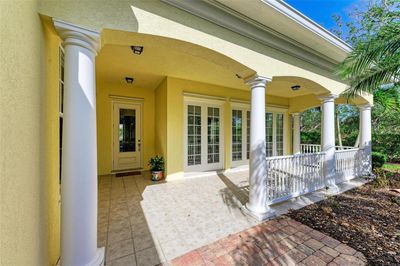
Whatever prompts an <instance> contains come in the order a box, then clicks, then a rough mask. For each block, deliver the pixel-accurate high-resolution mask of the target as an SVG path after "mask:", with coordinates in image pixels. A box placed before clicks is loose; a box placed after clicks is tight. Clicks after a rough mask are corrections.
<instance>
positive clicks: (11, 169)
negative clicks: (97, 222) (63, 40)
mask: <svg viewBox="0 0 400 266" xmlns="http://www.w3.org/2000/svg"><path fill="white" fill-rule="evenodd" d="M0 24H1V27H0V53H1V54H0V62H1V67H0V69H1V71H0V84H1V85H0V86H1V90H0V106H1V110H2V111H1V114H2V115H1V116H0V132H1V133H0V134H1V136H0V150H1V153H0V156H1V157H0V160H1V162H0V197H1V200H0V204H1V213H0V264H1V265H2V266H3V265H4V266H6V265H12V266H14V265H38V266H41V265H55V264H56V262H57V259H58V257H59V217H60V216H59V207H58V191H59V187H58V84H56V80H57V77H58V76H56V73H55V72H54V71H53V70H51V68H53V67H54V66H56V65H57V64H58V63H57V61H54V60H56V59H55V58H54V55H55V53H56V52H57V51H56V49H55V48H54V47H55V46H53V44H54V45H57V44H56V43H57V40H56V39H55V38H54V36H50V35H49V32H48V30H47V29H44V28H43V26H42V23H41V20H40V17H39V15H38V13H37V1H34V0H32V1H29V0H27V1H0ZM57 57H58V56H57ZM57 69H58V67H57ZM57 71H58V70H57ZM54 86H55V87H54ZM53 122H54V123H53Z"/></svg>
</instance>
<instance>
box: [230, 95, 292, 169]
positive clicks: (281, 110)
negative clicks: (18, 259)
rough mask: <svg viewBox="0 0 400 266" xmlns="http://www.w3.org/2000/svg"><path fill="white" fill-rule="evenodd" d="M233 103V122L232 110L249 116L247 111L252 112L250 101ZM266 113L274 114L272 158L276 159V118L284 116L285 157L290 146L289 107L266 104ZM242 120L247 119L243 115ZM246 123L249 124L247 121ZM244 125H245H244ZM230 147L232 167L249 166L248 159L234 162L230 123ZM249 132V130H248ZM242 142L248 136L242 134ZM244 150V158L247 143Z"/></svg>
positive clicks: (233, 101) (232, 101)
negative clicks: (279, 115)
mask: <svg viewBox="0 0 400 266" xmlns="http://www.w3.org/2000/svg"><path fill="white" fill-rule="evenodd" d="M230 103H231V109H230V119H231V121H232V110H241V111H242V112H243V113H242V114H244V113H245V112H246V115H247V111H250V110H251V105H250V102H248V101H243V100H236V99H231V101H230ZM265 112H266V113H271V114H272V156H271V157H275V156H277V142H276V136H277V134H276V130H277V123H276V117H277V115H278V114H282V115H283V156H284V155H287V152H286V149H287V145H289V143H288V142H287V141H288V139H287V137H286V136H287V135H286V134H287V131H288V130H289V125H288V117H289V114H288V107H287V106H279V105H274V104H268V105H267V104H266V106H265ZM242 119H243V121H245V120H246V119H244V118H243V115H242ZM245 123H246V124H247V121H245ZM243 124H244V123H243ZM229 130H230V145H231V152H230V154H229V157H230V163H231V167H233V168H234V167H239V166H243V165H248V164H249V160H248V159H247V158H246V157H243V158H246V159H243V160H241V161H233V160H232V122H231V123H230V128H229ZM246 130H247V129H246ZM242 135H243V136H242V141H244V140H246V136H245V134H243V133H242ZM242 144H243V147H244V148H243V150H242V156H243V155H246V151H247V145H246V142H245V141H244V142H243V143H242Z"/></svg>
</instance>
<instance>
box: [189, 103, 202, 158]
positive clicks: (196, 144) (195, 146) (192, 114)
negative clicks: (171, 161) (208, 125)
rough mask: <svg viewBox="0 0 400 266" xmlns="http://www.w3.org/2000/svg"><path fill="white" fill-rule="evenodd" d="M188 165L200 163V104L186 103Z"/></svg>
mask: <svg viewBox="0 0 400 266" xmlns="http://www.w3.org/2000/svg"><path fill="white" fill-rule="evenodd" d="M187 119H188V121H187V127H188V128H187V132H188V134H187V138H188V139H187V143H188V155H187V156H188V158H187V161H188V165H199V164H201V106H196V105H188V115H187Z"/></svg>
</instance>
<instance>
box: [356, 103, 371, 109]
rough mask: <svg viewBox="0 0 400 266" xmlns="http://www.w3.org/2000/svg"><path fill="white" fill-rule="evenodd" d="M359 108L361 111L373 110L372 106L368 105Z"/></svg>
mask: <svg viewBox="0 0 400 266" xmlns="http://www.w3.org/2000/svg"><path fill="white" fill-rule="evenodd" d="M357 107H358V109H360V111H364V110H371V108H372V104H370V103H367V104H362V105H357Z"/></svg>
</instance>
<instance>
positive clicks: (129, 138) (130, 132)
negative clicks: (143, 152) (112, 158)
mask: <svg viewBox="0 0 400 266" xmlns="http://www.w3.org/2000/svg"><path fill="white" fill-rule="evenodd" d="M135 135H136V110H135V109H119V152H134V151H136V145H135V143H136V137H135Z"/></svg>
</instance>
